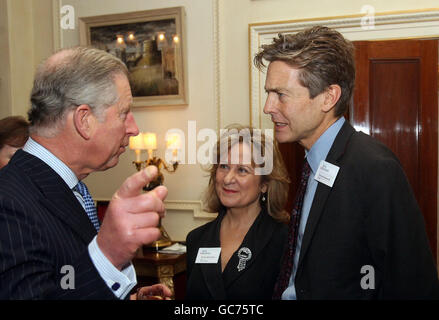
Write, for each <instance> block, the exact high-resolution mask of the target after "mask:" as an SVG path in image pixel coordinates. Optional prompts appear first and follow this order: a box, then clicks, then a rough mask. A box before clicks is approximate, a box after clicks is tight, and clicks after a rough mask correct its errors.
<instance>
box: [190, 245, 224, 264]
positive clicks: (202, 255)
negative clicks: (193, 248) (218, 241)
mask: <svg viewBox="0 0 439 320" xmlns="http://www.w3.org/2000/svg"><path fill="white" fill-rule="evenodd" d="M220 253H221V248H199V249H198V254H197V258H196V259H195V263H218V259H219V256H220Z"/></svg>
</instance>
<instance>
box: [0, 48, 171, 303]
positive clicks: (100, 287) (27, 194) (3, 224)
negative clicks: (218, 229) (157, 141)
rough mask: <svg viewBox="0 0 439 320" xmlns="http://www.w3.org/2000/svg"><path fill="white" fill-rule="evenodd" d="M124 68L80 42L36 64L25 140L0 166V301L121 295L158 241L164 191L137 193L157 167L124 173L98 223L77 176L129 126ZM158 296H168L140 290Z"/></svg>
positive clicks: (96, 163)
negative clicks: (143, 254)
mask: <svg viewBox="0 0 439 320" xmlns="http://www.w3.org/2000/svg"><path fill="white" fill-rule="evenodd" d="M127 74H128V72H127V69H126V67H125V65H124V64H123V63H122V62H121V61H120V60H119V59H117V58H115V57H113V56H112V55H110V54H108V53H105V52H104V51H101V50H97V49H91V48H82V47H77V48H72V49H66V50H62V51H59V52H57V53H55V54H54V55H52V56H51V57H49V58H48V59H47V60H46V61H44V62H43V63H42V64H41V65H40V66H39V68H38V70H37V73H36V76H35V80H34V86H33V89H32V94H31V102H32V106H31V109H30V111H29V120H30V122H31V129H30V138H29V140H28V142H27V143H26V144H25V146H24V148H23V150H19V151H18V152H17V153H16V154H15V155H14V157H13V158H12V159H11V161H10V163H9V165H8V166H6V167H5V168H3V169H2V170H1V171H0V299H117V298H119V299H123V298H125V297H127V296H128V294H129V292H130V291H131V289H132V288H133V287H134V286H135V285H136V275H135V270H134V268H133V266H132V264H131V259H132V258H133V257H134V255H135V252H136V251H137V249H138V248H139V247H140V246H142V245H143V244H147V243H150V242H152V241H154V240H156V239H157V238H158V237H159V235H160V232H159V229H158V228H157V227H156V226H157V224H158V220H159V216H160V215H162V214H163V213H164V210H165V208H164V204H163V200H164V198H165V197H166V195H167V189H166V188H165V187H163V186H160V187H157V188H156V189H154V190H153V191H151V192H149V193H141V189H142V187H143V186H144V185H146V184H147V183H148V182H149V181H151V180H152V179H153V178H154V177H155V175H156V174H157V169H156V168H155V167H148V168H146V169H145V170H142V171H140V172H138V173H137V174H134V175H132V176H131V177H129V178H127V179H126V181H125V182H124V183H123V184H122V186H121V187H120V188H119V189H118V190H117V191H116V192H115V194H114V195H113V197H112V200H111V202H110V204H109V207H108V209H107V211H106V214H105V219H104V220H103V222H102V225H100V223H99V221H98V219H97V215H96V208H95V207H94V204H93V201H92V199H91V196H90V194H89V192H88V190H87V187H86V186H85V184H84V183H83V182H82V181H81V180H83V179H84V178H85V177H87V176H88V175H89V174H90V173H92V172H95V171H102V170H106V169H108V168H111V167H114V166H115V165H116V164H117V163H118V160H119V156H120V155H121V154H122V153H123V152H124V151H125V148H126V146H127V145H128V140H129V137H130V136H135V135H137V134H138V132H139V130H138V128H137V125H136V123H135V120H134V117H133V114H132V113H131V110H130V105H131V103H132V95H131V89H130V85H129V82H128V78H127ZM160 292H161V293H162V294H163V295H164V296H169V295H170V291H169V289H168V288H166V287H165V286H163V285H155V286H152V287H148V289H147V293H151V294H154V295H157V294H158V293H160ZM143 293H144V294H145V291H144V292H143Z"/></svg>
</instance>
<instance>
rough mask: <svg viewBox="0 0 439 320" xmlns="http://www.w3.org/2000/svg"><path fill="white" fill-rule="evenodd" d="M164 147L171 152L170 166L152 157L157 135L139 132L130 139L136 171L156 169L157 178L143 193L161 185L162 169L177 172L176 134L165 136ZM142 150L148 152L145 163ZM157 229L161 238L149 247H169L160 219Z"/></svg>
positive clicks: (177, 148)
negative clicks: (149, 168) (134, 156)
mask: <svg viewBox="0 0 439 320" xmlns="http://www.w3.org/2000/svg"><path fill="white" fill-rule="evenodd" d="M166 145H167V149H168V150H172V161H171V163H170V164H167V163H166V161H165V160H163V159H161V158H159V157H155V156H154V150H157V135H156V134H155V133H153V132H146V133H143V132H141V133H139V134H138V135H137V136H135V137H130V143H129V147H130V149H131V150H134V152H135V153H136V161H133V164H134V165H135V166H136V169H137V171H140V170H141V169H142V168H145V167H147V166H150V165H153V166H156V167H157V169H158V174H157V178H156V179H155V180H154V181H151V182H150V183H149V184H148V185H147V186H145V187H144V188H143V190H144V191H150V190H152V189H154V188H155V187H157V186H159V185H162V184H163V181H164V177H163V173H162V172H161V169H162V168H164V169H165V170H166V171H168V172H170V173H173V172H175V171H176V170H177V167H178V150H179V149H180V148H181V140H180V136H179V135H177V134H169V135H167V139H166ZM142 150H146V151H147V152H148V159H147V160H145V161H142V160H141V157H140V156H141V152H142ZM158 227H159V229H160V232H161V237H160V239H159V240H157V241H154V242H153V243H152V244H151V245H150V246H151V247H155V248H156V249H158V248H161V247H166V246H170V245H171V244H172V241H171V239H170V237H169V235H168V233H167V232H166V230H165V229H164V228H163V226H162V224H161V219H160V222H159V226H158Z"/></svg>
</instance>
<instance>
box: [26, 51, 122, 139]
mask: <svg viewBox="0 0 439 320" xmlns="http://www.w3.org/2000/svg"><path fill="white" fill-rule="evenodd" d="M118 74H123V75H125V76H127V77H128V70H127V68H126V66H125V64H124V63H123V62H122V61H121V60H119V59H118V58H116V57H115V56H113V55H111V54H109V53H107V52H105V51H102V50H98V49H94V48H87V47H75V48H71V49H64V50H61V51H59V52H57V53H55V54H54V55H52V56H51V57H49V58H48V59H47V60H45V61H43V62H42V63H41V64H40V65H39V67H38V69H37V72H36V75H35V80H34V85H33V88H32V93H31V108H30V110H29V112H28V118H29V122H30V123H31V128H30V131H31V132H33V133H37V132H38V134H40V135H45V136H47V135H52V134H54V133H55V132H56V131H57V130H58V128H59V127H60V126H61V125H62V124H63V120H64V116H65V115H66V114H67V111H69V110H72V109H74V108H76V107H77V106H80V105H83V104H86V105H88V106H90V108H91V110H92V112H93V113H94V114H95V115H96V116H97V117H98V119H100V120H102V119H101V118H102V114H103V112H104V110H105V109H106V108H107V107H108V106H111V105H113V104H115V103H116V102H117V101H118V100H119V95H118V93H117V88H116V85H115V83H114V77H115V76H116V75H118Z"/></svg>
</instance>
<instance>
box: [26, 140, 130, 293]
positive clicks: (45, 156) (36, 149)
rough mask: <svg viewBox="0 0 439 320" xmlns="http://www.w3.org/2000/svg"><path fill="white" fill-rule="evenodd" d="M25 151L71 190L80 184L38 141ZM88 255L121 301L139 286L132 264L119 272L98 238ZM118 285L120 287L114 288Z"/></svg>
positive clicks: (32, 141) (31, 143)
mask: <svg viewBox="0 0 439 320" xmlns="http://www.w3.org/2000/svg"><path fill="white" fill-rule="evenodd" d="M23 150H24V151H26V152H28V153H30V154H32V155H33V156H35V157H37V158H39V159H40V160H41V161H43V162H45V163H46V164H47V165H48V166H49V167H51V168H52V169H53V170H54V171H55V172H56V173H57V174H58V175H59V176H60V177H61V178H62V179H63V180H64V181H65V183H66V184H67V185H68V186H69V188H70V189H73V188H74V187H75V186H76V185H77V184H78V178H77V177H76V175H75V174H74V173H73V171H72V170H70V168H69V167H68V166H67V165H66V164H65V163H64V162H62V161H61V160H60V159H58V158H57V157H56V156H55V155H54V154H53V153H51V152H50V151H49V150H47V149H46V148H44V147H43V146H42V145H40V144H39V143H37V142H36V141H34V140H32V138H29V139H28V140H27V142H26V144H25V145H24V147H23ZM72 192H73V193H74V195H75V196H76V198H77V199H78V201H79V203H80V204H81V205H82V207H83V208H84V214H86V213H85V205H84V200H83V199H82V196H81V194H79V193H78V192H76V191H73V190H72ZM88 253H89V255H90V258H91V260H92V261H93V264H94V265H95V267H96V269H97V270H98V272H99V274H100V276H101V277H102V279H103V280H104V281H105V283H106V284H107V286H108V287H109V288H110V289H111V290H112V292H113V293H114V295H115V296H116V297H118V298H119V299H124V298H125V297H126V295H127V294H128V293H129V292H130V291H131V289H132V288H133V287H134V286H135V285H136V284H137V278H136V271H135V269H134V266H133V265H132V264H130V265H129V266H128V267H126V268H125V269H123V270H122V271H119V270H117V268H116V267H115V266H114V265H113V264H112V263H111V262H110V261H109V260H108V259H107V258H106V257H105V255H104V254H103V253H102V251H101V250H100V249H99V246H98V244H97V242H96V236H95V237H94V238H93V240H92V241H91V242H90V244H89V245H88ZM116 283H118V284H119V285H116V286H114V285H115V284H116ZM112 287H114V288H117V290H114V289H113V288H112Z"/></svg>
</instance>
